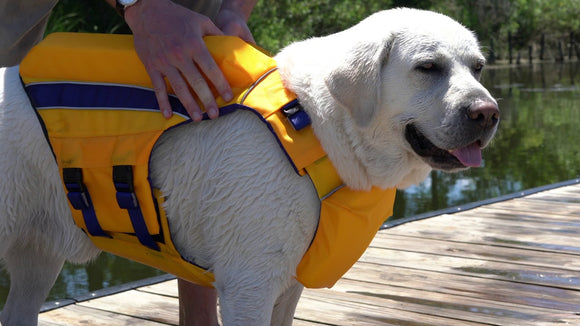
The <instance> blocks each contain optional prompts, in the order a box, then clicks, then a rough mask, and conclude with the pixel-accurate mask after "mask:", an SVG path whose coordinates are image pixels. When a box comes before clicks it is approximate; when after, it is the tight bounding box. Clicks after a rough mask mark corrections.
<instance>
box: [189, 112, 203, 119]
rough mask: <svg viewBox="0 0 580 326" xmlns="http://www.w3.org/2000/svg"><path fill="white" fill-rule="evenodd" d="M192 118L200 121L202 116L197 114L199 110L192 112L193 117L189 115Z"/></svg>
mask: <svg viewBox="0 0 580 326" xmlns="http://www.w3.org/2000/svg"><path fill="white" fill-rule="evenodd" d="M191 118H192V119H193V121H201V119H202V117H201V114H199V112H193V117H191Z"/></svg>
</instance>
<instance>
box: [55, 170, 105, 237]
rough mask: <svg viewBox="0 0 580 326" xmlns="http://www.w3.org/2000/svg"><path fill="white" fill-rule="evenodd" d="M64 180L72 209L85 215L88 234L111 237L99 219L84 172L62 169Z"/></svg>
mask: <svg viewBox="0 0 580 326" xmlns="http://www.w3.org/2000/svg"><path fill="white" fill-rule="evenodd" d="M62 180H63V181H64V186H65V188H66V190H67V194H66V195H67V197H68V200H69V202H70V203H71V205H72V207H73V208H74V209H78V210H80V211H81V212H82V213H83V219H84V221H85V227H86V228H87V232H88V233H89V234H90V235H92V236H100V237H109V235H108V234H106V233H105V231H103V229H102V228H101V225H100V223H99V220H98V219H97V214H96V213H95V208H94V207H93V202H92V201H91V196H90V195H89V191H88V190H87V187H86V186H85V184H84V182H83V170H82V169H81V168H64V169H62Z"/></svg>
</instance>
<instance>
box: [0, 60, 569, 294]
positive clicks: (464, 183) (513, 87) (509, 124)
mask: <svg viewBox="0 0 580 326" xmlns="http://www.w3.org/2000/svg"><path fill="white" fill-rule="evenodd" d="M579 70H580V64H579V63H566V64H561V65H560V64H536V65H533V66H523V65H522V66H519V67H512V68H502V69H488V70H486V71H485V73H484V75H483V83H484V85H486V87H488V88H489V89H490V91H491V92H492V94H493V96H495V97H496V98H498V99H499V103H500V108H501V122H500V128H499V130H498V133H497V136H496V138H495V140H494V141H493V143H492V144H491V146H490V147H488V148H487V149H486V150H484V153H483V155H484V168H477V169H471V170H469V171H465V172H460V173H457V174H445V173H440V172H433V173H431V175H430V177H429V178H428V179H427V180H426V181H425V182H424V183H422V184H421V185H419V186H414V187H411V188H409V189H407V190H405V191H399V193H398V194H397V196H398V197H397V200H396V203H395V213H394V218H401V217H409V216H413V215H416V214H421V213H424V212H429V211H434V210H438V209H443V208H447V207H450V206H457V205H461V204H465V203H469V202H474V201H479V200H483V199H487V198H493V197H497V196H500V195H505V194H510V193H514V192H517V191H521V190H523V189H528V188H533V187H537V186H541V185H546V184H551V183H555V182H559V181H564V180H569V179H572V178H575V177H578V176H579V175H580V154H579V150H580V147H579V146H578V144H577V143H576V141H577V140H578V139H580V128H579V127H578V125H579V123H580V88H579V86H578V85H577V84H576V83H577V82H576V81H577V80H578V79H579V78H580V76H579V74H580V73H579ZM159 274H162V273H161V272H159V271H157V270H155V269H152V268H149V267H146V266H143V265H141V264H138V263H134V262H130V261H127V260H125V259H122V258H119V257H115V256H112V255H107V254H104V255H101V256H100V257H99V258H98V259H97V260H96V261H95V262H93V263H91V264H89V265H86V266H75V265H71V264H67V265H65V267H64V269H63V271H62V273H61V274H60V276H59V278H58V280H57V282H56V285H55V286H54V288H53V290H52V292H51V294H50V297H49V299H48V300H56V299H63V298H71V297H74V296H76V295H82V294H85V293H88V292H91V291H95V290H97V289H100V288H104V287H108V286H114V285H119V284H123V283H127V282H130V281H134V280H138V279H142V278H146V277H150V276H155V275H159ZM7 292H8V276H7V275H6V274H0V305H2V304H3V300H5V298H6V295H7Z"/></svg>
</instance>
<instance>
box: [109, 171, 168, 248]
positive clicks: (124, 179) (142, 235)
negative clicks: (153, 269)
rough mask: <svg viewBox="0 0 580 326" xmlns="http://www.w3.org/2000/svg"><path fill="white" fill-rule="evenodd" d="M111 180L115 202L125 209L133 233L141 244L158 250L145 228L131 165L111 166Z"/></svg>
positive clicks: (145, 224)
mask: <svg viewBox="0 0 580 326" xmlns="http://www.w3.org/2000/svg"><path fill="white" fill-rule="evenodd" d="M113 182H114V183H115V189H116V190H117V203H118V204H119V207H120V208H122V209H126V210H127V212H128V213H129V218H130V219H131V224H132V225H133V230H135V235H136V236H137V239H139V242H141V244H142V245H144V246H146V247H149V248H151V249H153V250H157V251H159V250H160V249H159V246H158V245H157V243H156V242H155V240H153V237H152V236H151V234H150V233H149V230H148V229H147V223H145V219H144V217H143V212H141V207H139V200H138V199H137V195H136V194H135V188H134V185H133V167H132V166H131V165H115V166H113Z"/></svg>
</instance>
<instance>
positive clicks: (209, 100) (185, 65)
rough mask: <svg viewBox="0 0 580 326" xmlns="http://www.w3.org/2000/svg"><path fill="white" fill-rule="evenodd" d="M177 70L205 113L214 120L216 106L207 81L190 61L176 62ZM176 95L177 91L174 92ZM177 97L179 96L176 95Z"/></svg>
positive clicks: (216, 111) (216, 110)
mask: <svg viewBox="0 0 580 326" xmlns="http://www.w3.org/2000/svg"><path fill="white" fill-rule="evenodd" d="M176 65H177V68H178V69H179V71H180V73H181V75H182V76H183V77H185V80H186V81H187V83H188V84H189V86H191V89H192V90H193V92H194V93H195V95H197V98H198V99H199V101H200V102H201V103H202V104H203V107H204V109H205V111H206V112H207V114H208V116H209V117H210V118H211V119H215V118H217V117H218V115H219V111H218V105H217V103H216V100H215V97H214V95H213V93H212V91H211V89H210V87H209V85H208V84H207V81H206V80H205V78H204V77H203V76H202V74H201V73H200V71H199V69H198V68H197V67H196V66H195V64H194V63H193V61H192V60H191V59H186V60H183V59H181V60H179V61H178V62H176ZM176 94H177V91H176ZM178 97H179V95H178Z"/></svg>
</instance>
